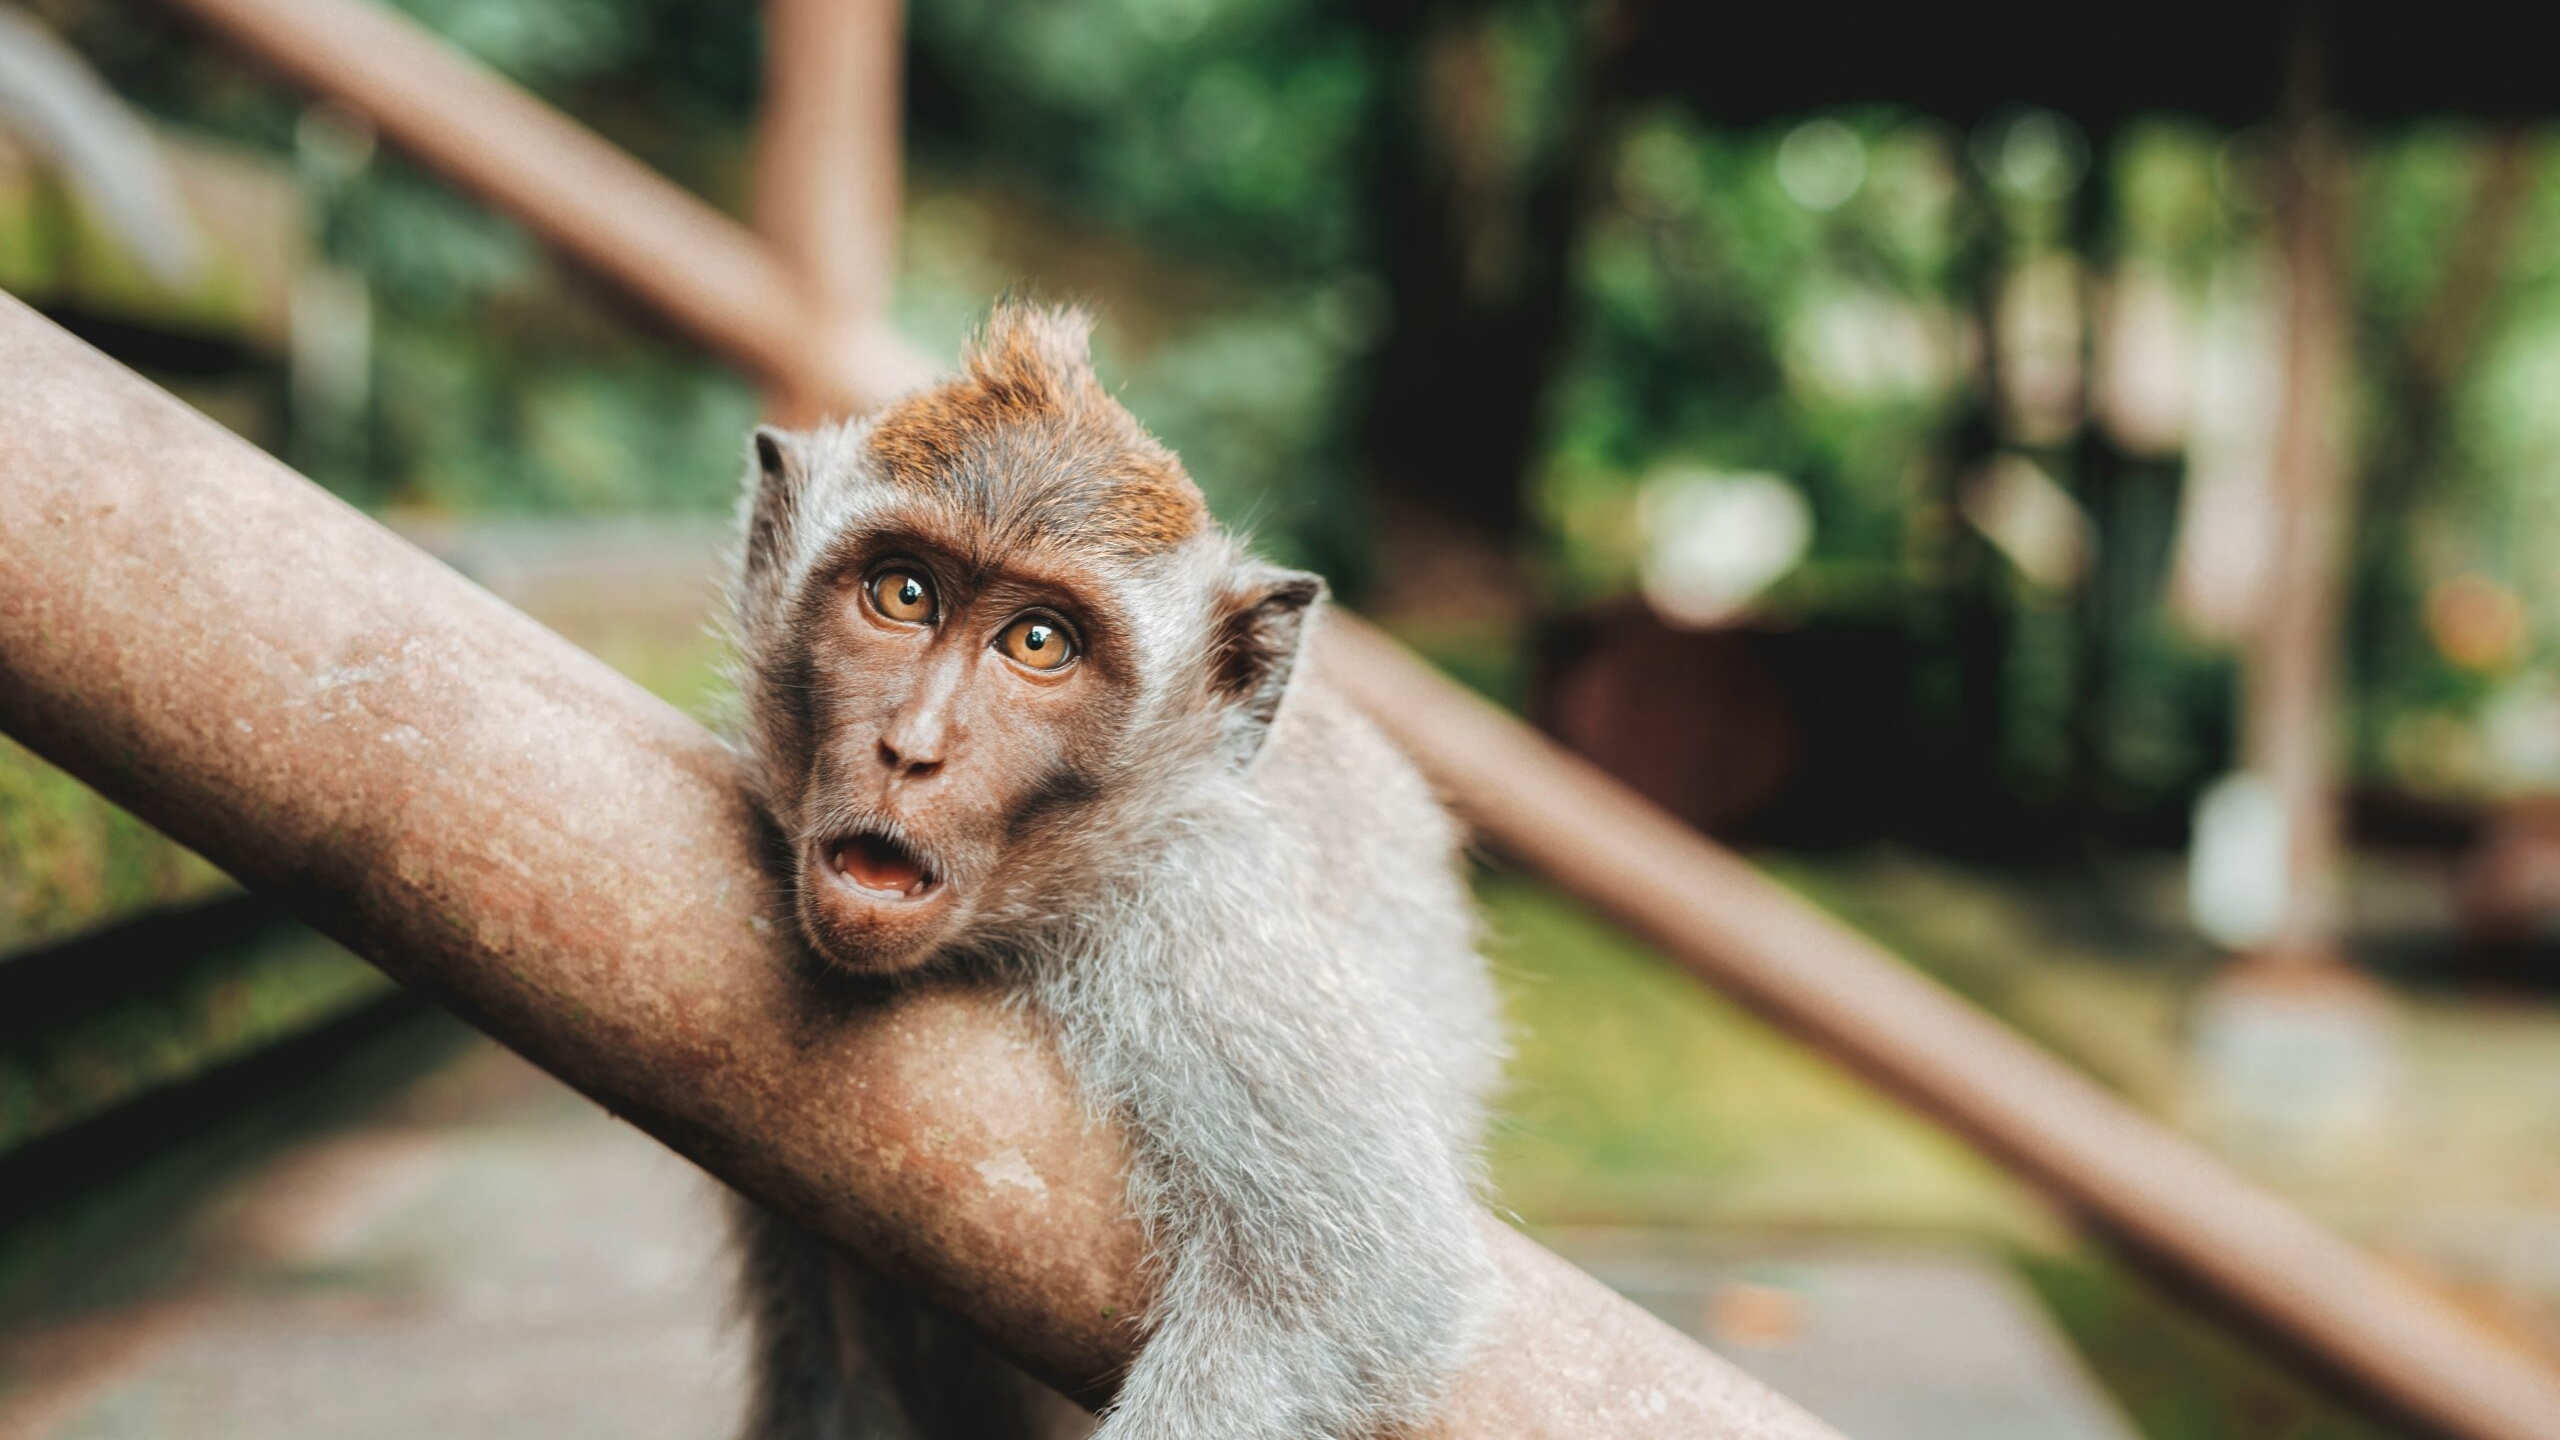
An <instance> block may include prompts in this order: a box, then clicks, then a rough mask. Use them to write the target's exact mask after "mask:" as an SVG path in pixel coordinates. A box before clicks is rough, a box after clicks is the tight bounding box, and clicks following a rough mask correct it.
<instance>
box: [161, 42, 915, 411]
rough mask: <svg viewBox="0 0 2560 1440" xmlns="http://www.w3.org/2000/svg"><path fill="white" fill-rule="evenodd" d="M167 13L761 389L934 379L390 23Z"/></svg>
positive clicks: (788, 273)
mask: <svg viewBox="0 0 2560 1440" xmlns="http://www.w3.org/2000/svg"><path fill="white" fill-rule="evenodd" d="M166 3H167V4H169V6H170V7H171V8H173V9H176V10H179V11H182V12H184V13H186V14H189V15H192V16H194V17H195V18H196V19H198V20H200V21H202V22H203V23H204V24H205V25H207V26H208V27H210V28H211V29H212V30H214V31H215V33H217V34H219V35H220V36H221V37H222V38H224V39H225V40H228V41H229V42H231V43H232V44H234V45H237V46H238V47H240V48H241V49H242V50H243V51H245V52H247V53H248V54H249V55H251V56H252V57H254V58H255V59H257V60H259V61H261V62H263V63H264V64H265V65H267V66H268V67H270V68H272V69H273V70H275V71H276V72H277V73H278V74H280V75H282V76H283V77H284V78H285V79H287V80H289V81H291V82H292V83H293V84H295V85H297V86H300V87H302V88H304V89H306V90H310V91H312V92H313V93H316V94H320V95H324V96H327V97H329V98H330V99H332V100H335V101H336V102H338V103H339V104H341V105H343V106H345V107H346V108H347V109H348V110H350V111H351V112H353V113H355V114H357V115H360V116H362V117H363V118H364V119H365V120H366V121H367V122H369V123H371V124H372V125H373V126H374V127H375V128H376V129H377V130H378V131H379V132H380V133H381V134H382V136H383V137H384V138H385V139H387V140H389V141H390V142H391V143H392V144H394V145H396V146H398V147H399V148H400V149H401V150H403V151H405V152H407V153H408V154H409V155H410V156H411V157H413V158H415V159H416V160H418V161H419V162H420V163H421V164H423V165H425V166H426V167H427V168H429V169H431V170H434V171H435V172H436V173H438V174H440V175H442V176H444V177H445V178H446V179H447V180H449V181H451V182H452V183H453V184H455V185H456V186H458V187H460V188H461V189H462V190H464V191H466V192H468V193H470V194H472V195H474V196H477V197H478V198H480V199H481V200H483V201H485V202H487V203H488V204H489V206H490V207H491V208H492V209H495V210H497V211H498V212H500V213H501V214H504V215H507V216H509V217H511V218H513V219H515V220H517V221H519V222H520V223H522V224H523V225H525V226H526V227H527V228H529V229H531V230H532V231H533V232H534V233H535V234H536V235H539V236H540V237H541V238H542V239H543V241H544V242H545V243H547V244H549V245H550V246H552V247H553V248H554V249H556V250H558V251H559V252H560V253H562V254H563V255H565V256H567V257H568V258H569V259H571V260H573V261H575V262H577V263H578V264H579V265H581V266H583V267H584V268H586V269H588V270H591V271H593V272H594V273H596V274H597V275H599V276H601V277H603V278H604V279H606V280H607V281H610V282H611V283H613V284H614V285H616V286H618V287H620V288H621V289H623V290H625V291H626V292H628V293H629V294H630V295H632V296H633V297H634V298H635V299H637V300H639V301H640V302H641V304H642V305H643V306H644V307H645V308H646V309H647V310H649V311H650V312H651V313H653V314H656V315H660V316H662V317H664V318H665V319H666V321H667V322H668V323H669V324H670V325H672V326H673V327H674V328H675V329H677V330H678V331H680V332H682V333H683V334H684V335H685V336H686V337H687V338H689V339H691V340H693V341H694V342H695V343H697V344H699V345H701V346H703V347H704V348H705V349H707V350H710V351H711V352H712V353H714V354H716V355H719V356H720V357H721V358H723V359H725V360H727V361H729V362H730V363H731V364H733V365H736V366H738V367H739V368H740V369H742V370H745V371H747V372H748V373H749V374H751V375H754V376H756V377H758V378H759V379H761V380H763V381H764V382H765V383H766V384H767V385H769V386H774V387H779V388H787V389H791V390H793V391H795V392H810V393H815V394H820V395H824V396H826V397H828V404H829V406H830V408H856V409H858V408H866V407H868V406H871V405H874V404H877V403H878V402H879V401H880V400H882V399H884V398H886V397H887V396H890V395H894V394H896V393H898V392H899V391H901V390H904V389H906V388H908V387H909V386H910V385H912V384H913V383H914V382H915V381H916V379H917V378H919V377H920V376H921V375H925V374H929V373H930V372H931V367H930V366H929V365H926V364H925V363H923V362H922V361H921V360H920V359H919V358H918V356H917V354H916V352H915V351H914V350H912V349H911V348H909V347H908V346H906V345H905V344H904V342H902V341H900V340H899V339H898V338H897V337H895V336H893V335H891V334H889V333H888V332H887V331H885V330H882V329H880V328H878V327H877V326H873V327H869V328H866V329H864V330H862V331H861V332H859V333H855V334H850V335H848V334H846V333H844V332H843V331H842V330H841V329H840V328H839V327H837V326H836V325H834V324H833V323H832V320H833V317H832V316H831V315H830V314H829V313H828V312H827V311H826V310H825V309H823V308H813V307H811V306H810V305H809V304H808V303H807V299H806V296H805V295H804V293H803V290H802V288H801V277H800V276H799V275H797V274H795V273H794V271H793V270H792V268H791V266H790V265H788V264H786V263H784V262H783V261H782V260H779V259H777V258H776V257H775V255H774V254H773V252H772V251H770V250H769V249H767V248H766V246H765V245H764V244H763V242H761V241H759V240H758V239H757V238H756V237H755V236H754V235H753V234H751V233H749V232H748V231H747V230H746V228H745V227H743V226H741V225H739V224H738V223H737V222H736V221H734V220H732V219H730V218H729V217H728V216H726V215H723V214H722V213H720V212H719V211H718V210H715V209H713V208H712V207H711V206H710V205H708V204H705V203H704V202H703V201H702V200H700V199H699V198H697V197H696V196H694V195H693V194H692V193H691V192H689V191H687V190H685V189H684V188H683V187H681V186H678V185H676V184H674V183H672V182H671V181H669V180H667V179H666V178H665V177H664V176H661V175H659V174H658V173H657V172H656V171H653V170H651V169H650V168H649V167H648V166H646V165H643V164H641V163H640V162H639V161H637V160H634V159H632V158H631V157H630V156H629V155H628V154H626V153H624V152H623V151H622V150H621V149H619V148H618V147H616V146H615V145H613V144H612V143H611V142H610V141H607V140H605V139H603V138H602V137H600V136H598V135H596V134H595V133H594V132H593V131H590V130H588V129H586V128H585V127H584V126H581V125H579V124H578V123H577V122H576V121H574V120H571V119H569V118H568V117H566V116H564V115H562V114H560V113H559V112H558V111H556V110H553V109H552V108H550V107H549V106H547V105H545V104H543V103H542V102H541V101H540V100H538V99H535V98H534V97H533V96H531V95H528V94H526V93H525V92H524V91H523V90H520V89H518V88H517V87H516V86H514V85H512V84H510V83H509V82H508V81H507V80H506V79H505V78H503V77H501V76H499V75H497V74H494V73H492V72H491V71H490V70H488V69H487V68H486V67H485V66H482V65H479V64H477V63H476V62H474V61H472V60H471V59H469V58H468V57H466V56H463V55H461V54H459V53H457V52H456V51H454V50H453V49H452V48H451V47H449V46H447V45H446V44H444V43H443V42H442V41H441V40H438V39H437V38H436V37H435V36H433V35H431V34H429V33H427V32H426V31H424V30H422V29H420V28H419V27H418V26H417V25H416V24H415V23H413V22H411V21H410V20H408V19H406V18H404V17H402V16H400V15H399V14H397V13H395V12H393V11H392V10H390V9H388V8H385V7H382V6H378V5H368V4H351V3H345V0H166Z"/></svg>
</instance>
